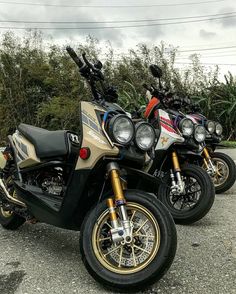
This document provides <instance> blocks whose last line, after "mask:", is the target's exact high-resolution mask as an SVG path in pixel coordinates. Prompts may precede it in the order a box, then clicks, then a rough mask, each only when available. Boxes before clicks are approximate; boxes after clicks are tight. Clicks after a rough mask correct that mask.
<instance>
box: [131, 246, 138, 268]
mask: <svg viewBox="0 0 236 294" xmlns="http://www.w3.org/2000/svg"><path fill="white" fill-rule="evenodd" d="M134 246H135V245H134ZM132 255H133V260H134V266H137V262H136V259H135V254H134V247H132Z"/></svg>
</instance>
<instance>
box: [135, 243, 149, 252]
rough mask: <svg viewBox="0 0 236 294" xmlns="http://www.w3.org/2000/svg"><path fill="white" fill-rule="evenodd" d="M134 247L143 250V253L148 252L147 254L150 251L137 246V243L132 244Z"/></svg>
mask: <svg viewBox="0 0 236 294" xmlns="http://www.w3.org/2000/svg"><path fill="white" fill-rule="evenodd" d="M133 246H134V247H135V248H137V249H139V250H141V251H143V252H145V253H148V254H150V252H149V251H147V250H146V249H143V248H142V247H139V246H137V245H135V244H134V245H133Z"/></svg>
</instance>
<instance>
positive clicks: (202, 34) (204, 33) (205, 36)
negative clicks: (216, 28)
mask: <svg viewBox="0 0 236 294" xmlns="http://www.w3.org/2000/svg"><path fill="white" fill-rule="evenodd" d="M199 35H200V37H201V38H203V39H211V38H214V37H215V36H216V35H217V34H216V33H214V32H208V31H206V30H204V29H201V30H200V32H199Z"/></svg>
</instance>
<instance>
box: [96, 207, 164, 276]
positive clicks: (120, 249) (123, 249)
mask: <svg viewBox="0 0 236 294" xmlns="http://www.w3.org/2000/svg"><path fill="white" fill-rule="evenodd" d="M126 207H127V212H128V216H129V219H130V221H132V222H133V225H134V229H133V236H132V237H133V241H132V243H131V244H129V245H127V244H125V245H122V244H121V243H117V244H114V243H113V242H112V239H111V236H110V234H109V232H110V228H111V225H110V220H109V213H108V210H106V211H105V212H104V213H103V214H102V215H101V216H100V218H99V219H98V221H97V223H96V225H95V227H94V230H93V235H92V242H93V248H94V253H95V255H96V257H97V259H98V260H99V262H100V263H101V264H102V265H103V266H104V267H105V268H107V269H109V270H110V271H112V272H115V273H119V274H131V273H135V272H138V271H140V270H142V269H143V268H145V267H146V266H147V265H148V264H149V263H150V262H151V261H152V260H153V259H154V257H155V256H156V254H157V252H158V249H159V246H160V229H159V226H158V223H157V221H156V219H155V218H154V216H153V215H152V214H151V213H150V212H149V211H148V210H147V209H146V208H145V207H143V206H141V205H139V204H137V203H127V206H126ZM118 217H119V215H118Z"/></svg>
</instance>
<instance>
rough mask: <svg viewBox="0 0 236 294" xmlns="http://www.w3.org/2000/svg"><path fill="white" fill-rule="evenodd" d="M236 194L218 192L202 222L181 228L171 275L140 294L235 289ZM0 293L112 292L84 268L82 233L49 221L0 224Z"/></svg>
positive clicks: (214, 292)
mask: <svg viewBox="0 0 236 294" xmlns="http://www.w3.org/2000/svg"><path fill="white" fill-rule="evenodd" d="M235 211H236V194H227V195H217V196H216V201H215V204H214V207H213V208H212V210H211V211H210V213H209V214H208V215H207V216H206V217H205V218H204V219H202V220H201V221H199V222H197V223H195V224H193V225H191V226H179V225H178V226H177V230H178V249H177V253H176V258H175V261H174V263H173V265H172V266H171V268H170V270H169V271H168V273H167V274H166V275H165V276H164V277H163V278H162V279H161V280H160V281H159V282H158V283H156V284H154V285H152V286H151V287H150V288H149V289H147V290H145V291H143V292H142V293H149V294H155V293H167V294H168V293H176V294H178V293H181V294H184V293H186V294H187V293H196V294H198V293H199V294H200V293H201V294H202V293H204V294H208V293H211V294H231V293H232V294H233V293H236V218H235V216H236V213H235ZM0 252H1V253H0V293H1V294H13V293H15V294H23V293H24V294H27V293H28V294H39V293H40V294H41V293H50V294H53V293H58V294H59V293H65V294H70V293H85V292H86V293H112V292H111V291H107V290H105V289H104V288H103V287H102V286H101V285H99V284H98V283H96V282H95V281H94V280H93V279H92V278H91V277H90V275H89V274H88V273H87V271H86V269H85V268H84V266H83V263H82V261H81V258H80V253H79V233H77V232H71V231H66V230H61V229H58V228H55V227H52V226H48V225H45V224H36V225H30V224H25V225H23V226H22V227H21V228H20V229H19V230H18V231H15V232H10V231H6V230H3V229H2V228H0Z"/></svg>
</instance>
